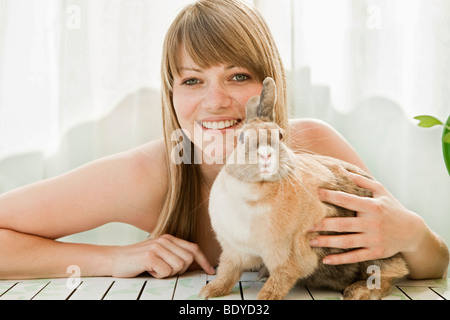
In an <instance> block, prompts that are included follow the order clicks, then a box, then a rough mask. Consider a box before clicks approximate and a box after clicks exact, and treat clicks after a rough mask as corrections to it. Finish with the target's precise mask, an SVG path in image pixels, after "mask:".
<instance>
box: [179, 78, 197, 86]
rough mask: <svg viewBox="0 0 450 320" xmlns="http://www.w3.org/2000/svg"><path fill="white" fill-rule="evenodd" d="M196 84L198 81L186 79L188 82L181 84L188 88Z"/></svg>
mask: <svg viewBox="0 0 450 320" xmlns="http://www.w3.org/2000/svg"><path fill="white" fill-rule="evenodd" d="M198 83H199V81H198V79H188V80H186V81H184V82H183V84H186V85H188V86H193V85H196V84H198Z"/></svg>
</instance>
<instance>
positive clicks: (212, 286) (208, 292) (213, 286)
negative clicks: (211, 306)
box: [199, 281, 230, 299]
mask: <svg viewBox="0 0 450 320" xmlns="http://www.w3.org/2000/svg"><path fill="white" fill-rule="evenodd" d="M229 293H230V290H229V289H228V288H226V287H225V286H224V285H223V284H222V283H221V282H218V281H211V282H210V283H208V284H207V285H206V286H204V287H203V288H202V290H201V291H200V293H199V297H200V298H203V299H209V298H215V297H223V296H226V295H227V294H229Z"/></svg>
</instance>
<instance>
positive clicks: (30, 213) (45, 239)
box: [0, 140, 209, 279]
mask: <svg viewBox="0 0 450 320" xmlns="http://www.w3.org/2000/svg"><path fill="white" fill-rule="evenodd" d="M164 148H165V147H164V143H163V142H162V140H161V141H155V142H153V143H150V144H148V145H146V146H144V147H141V148H137V149H135V150H132V151H129V152H125V153H122V154H118V155H114V156H111V157H107V158H104V159H101V160H98V161H94V162H92V163H90V164H87V165H85V166H83V167H81V168H78V169H76V170H73V171H71V172H69V173H67V174H64V175H61V176H59V177H56V178H52V179H48V180H45V181H41V182H38V183H35V184H32V185H29V186H26V187H23V188H20V189H17V190H13V191H11V192H8V193H5V194H3V195H1V196H0V278H3V279H11V278H16V279H17V278H42V277H65V276H68V274H67V273H66V271H67V267H69V266H70V265H77V266H79V267H80V269H81V273H82V276H111V275H116V276H135V275H137V274H139V273H142V272H144V271H149V272H150V273H152V274H153V275H155V276H157V277H165V276H169V275H172V274H173V273H174V272H180V271H183V270H185V269H186V268H187V267H188V266H187V265H188V264H190V263H192V261H194V260H196V261H197V262H199V264H200V265H201V266H203V267H204V268H209V264H207V262H205V261H204V260H205V259H203V258H204V256H203V254H202V253H201V252H200V251H199V250H198V248H197V247H196V246H195V245H194V244H186V243H185V242H183V240H180V239H176V238H169V239H167V238H163V237H161V238H158V239H155V240H152V241H150V240H148V241H144V242H142V243H140V244H136V245H133V246H124V247H116V246H100V245H86V244H70V243H62V242H58V241H56V240H55V239H58V238H60V237H63V236H66V235H70V234H74V233H78V232H82V231H85V230H90V229H92V228H95V227H98V226H101V225H103V224H106V223H109V222H123V223H128V224H131V225H134V226H136V227H138V228H140V229H142V230H145V231H148V232H151V231H152V230H153V228H154V226H155V225H156V223H157V220H158V216H159V212H160V211H161V208H162V206H163V202H164V198H165V190H166V186H167V177H166V171H165V158H164V155H165V149H164Z"/></svg>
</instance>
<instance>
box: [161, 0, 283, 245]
mask: <svg viewBox="0 0 450 320" xmlns="http://www.w3.org/2000/svg"><path fill="white" fill-rule="evenodd" d="M180 49H183V50H185V52H186V54H187V55H188V56H189V57H190V58H191V59H192V60H193V61H194V62H195V63H196V64H197V65H198V66H199V67H201V68H208V67H211V66H214V65H218V64H226V65H234V66H239V67H244V68H247V69H249V70H250V71H251V72H253V73H254V74H255V75H256V76H257V77H258V78H259V80H260V81H261V82H262V81H263V80H264V79H265V78H266V77H272V78H273V79H274V80H275V82H276V83H277V90H278V92H277V94H278V100H277V103H276V105H275V108H274V111H275V122H276V123H278V125H279V126H280V127H282V128H283V129H287V125H288V116H287V107H286V79H285V73H284V68H283V64H282V62H281V59H280V55H279V53H278V50H277V47H276V45H275V42H274V40H273V38H272V35H271V33H270V31H269V29H268V27H267V25H266V23H265V21H264V20H263V18H262V17H261V16H260V15H259V14H258V13H257V12H256V11H254V10H253V9H252V8H250V7H249V6H248V5H246V4H245V3H243V2H241V1H239V0H199V1H196V2H195V3H193V4H190V5H188V6H187V7H185V8H184V9H183V10H182V11H181V12H180V13H179V15H178V16H177V17H176V19H175V20H174V22H173V23H172V25H171V26H170V28H169V30H168V32H167V34H166V38H165V41H164V49H163V56H162V66H161V75H162V108H163V110H162V111H163V128H164V138H165V143H166V150H167V152H166V154H167V156H166V159H167V166H168V169H169V170H168V174H169V183H170V184H169V189H168V193H167V197H166V201H165V204H164V207H163V210H162V212H161V214H160V218H159V221H158V225H157V226H156V228H155V230H154V231H153V233H152V237H153V238H155V237H158V236H160V235H163V234H166V233H168V234H172V235H173V236H175V237H178V238H182V239H185V240H188V241H192V242H196V240H197V239H196V235H197V226H198V219H197V216H198V212H199V209H200V207H201V205H202V201H204V199H202V198H201V189H202V188H201V186H202V184H203V180H202V174H201V172H200V168H199V166H198V165H196V164H185V163H182V164H175V163H173V162H172V161H171V160H170V152H171V150H173V149H174V148H175V147H176V146H177V144H178V142H176V141H172V139H171V136H172V133H173V132H175V130H177V129H180V125H179V123H178V120H177V116H176V113H175V109H174V106H173V82H174V75H178V74H179V68H180V61H179V58H180V51H179V50H180ZM191 147H192V148H191V150H193V148H194V147H193V146H192V144H191Z"/></svg>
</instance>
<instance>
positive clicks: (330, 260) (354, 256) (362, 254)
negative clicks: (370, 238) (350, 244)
mask: <svg viewBox="0 0 450 320" xmlns="http://www.w3.org/2000/svg"><path fill="white" fill-rule="evenodd" d="M372 259H374V258H373V253H372V252H371V251H370V250H369V249H367V248H362V249H357V250H353V251H349V252H345V253H339V254H333V255H329V256H327V257H325V258H324V259H323V260H322V262H323V264H328V265H339V264H350V263H357V262H361V261H367V260H372Z"/></svg>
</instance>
